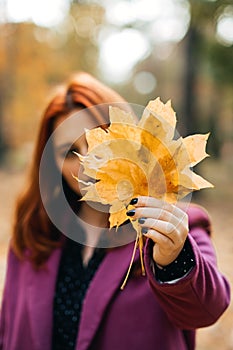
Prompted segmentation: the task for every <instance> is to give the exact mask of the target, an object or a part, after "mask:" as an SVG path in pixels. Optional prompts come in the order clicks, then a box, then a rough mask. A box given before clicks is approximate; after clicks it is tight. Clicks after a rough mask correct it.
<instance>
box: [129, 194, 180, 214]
mask: <svg viewBox="0 0 233 350" xmlns="http://www.w3.org/2000/svg"><path fill="white" fill-rule="evenodd" d="M130 203H131V204H132V205H134V206H135V208H139V207H151V208H160V209H163V210H166V211H169V212H172V213H174V215H180V214H181V213H185V211H184V210H182V209H181V207H179V206H177V205H175V204H171V203H168V202H165V201H163V200H161V199H157V198H154V197H147V196H139V197H137V198H133V200H132V201H131V202H130Z"/></svg>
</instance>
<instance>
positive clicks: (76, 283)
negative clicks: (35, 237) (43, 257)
mask: <svg viewBox="0 0 233 350" xmlns="http://www.w3.org/2000/svg"><path fill="white" fill-rule="evenodd" d="M82 248H83V245H81V244H80V243H77V242H75V241H73V240H71V239H67V241H66V244H65V247H64V250H63V254H62V257H61V262H60V266H59V271H58V276H57V283H56V290H55V296H54V305H53V339H52V349H53V350H66V349H67V350H71V349H75V344H76V339H77V335H78V327H79V320H80V315H81V310H82V303H83V300H84V297H85V294H86V291H87V289H88V286H89V283H90V281H91V280H92V278H93V276H94V274H95V272H96V270H97V268H98V267H99V265H100V263H101V261H102V259H103V257H104V249H96V250H95V252H94V254H93V256H92V258H91V259H90V261H89V263H88V266H87V267H84V266H83V263H82V257H81V252H82Z"/></svg>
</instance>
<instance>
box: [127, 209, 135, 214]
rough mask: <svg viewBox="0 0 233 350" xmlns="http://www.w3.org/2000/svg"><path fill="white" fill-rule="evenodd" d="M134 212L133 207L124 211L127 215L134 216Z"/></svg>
mask: <svg viewBox="0 0 233 350" xmlns="http://www.w3.org/2000/svg"><path fill="white" fill-rule="evenodd" d="M134 214H135V210H134V209H133V210H129V211H127V212H126V215H128V216H134Z"/></svg>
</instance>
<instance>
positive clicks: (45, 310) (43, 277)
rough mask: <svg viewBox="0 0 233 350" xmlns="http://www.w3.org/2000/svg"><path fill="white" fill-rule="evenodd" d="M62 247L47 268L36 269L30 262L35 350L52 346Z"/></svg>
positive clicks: (31, 321)
mask: <svg viewBox="0 0 233 350" xmlns="http://www.w3.org/2000/svg"><path fill="white" fill-rule="evenodd" d="M60 257H61V249H56V250H55V251H54V252H53V254H52V255H51V257H50V258H49V260H48V262H47V265H46V268H44V269H41V270H39V271H36V270H34V269H32V267H31V264H30V263H29V262H28V271H26V273H27V274H28V275H27V279H28V283H27V285H28V290H27V292H28V311H29V317H30V325H31V332H32V339H33V345H32V349H33V350H34V349H35V350H40V349H43V350H50V349H51V346H52V324H53V298H54V291H55V285H56V278H57V272H58V266H59V261H60Z"/></svg>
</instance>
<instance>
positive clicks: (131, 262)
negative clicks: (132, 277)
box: [121, 233, 139, 290]
mask: <svg viewBox="0 0 233 350" xmlns="http://www.w3.org/2000/svg"><path fill="white" fill-rule="evenodd" d="M138 238H139V237H138V233H137V237H136V239H135V243H134V247H133V253H132V257H131V260H130V264H129V267H128V271H127V274H126V276H125V279H124V281H123V283H122V285H121V290H123V289H124V287H125V285H126V282H127V280H128V277H129V274H130V271H131V268H132V265H133V261H134V257H135V254H136V248H137V245H138Z"/></svg>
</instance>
